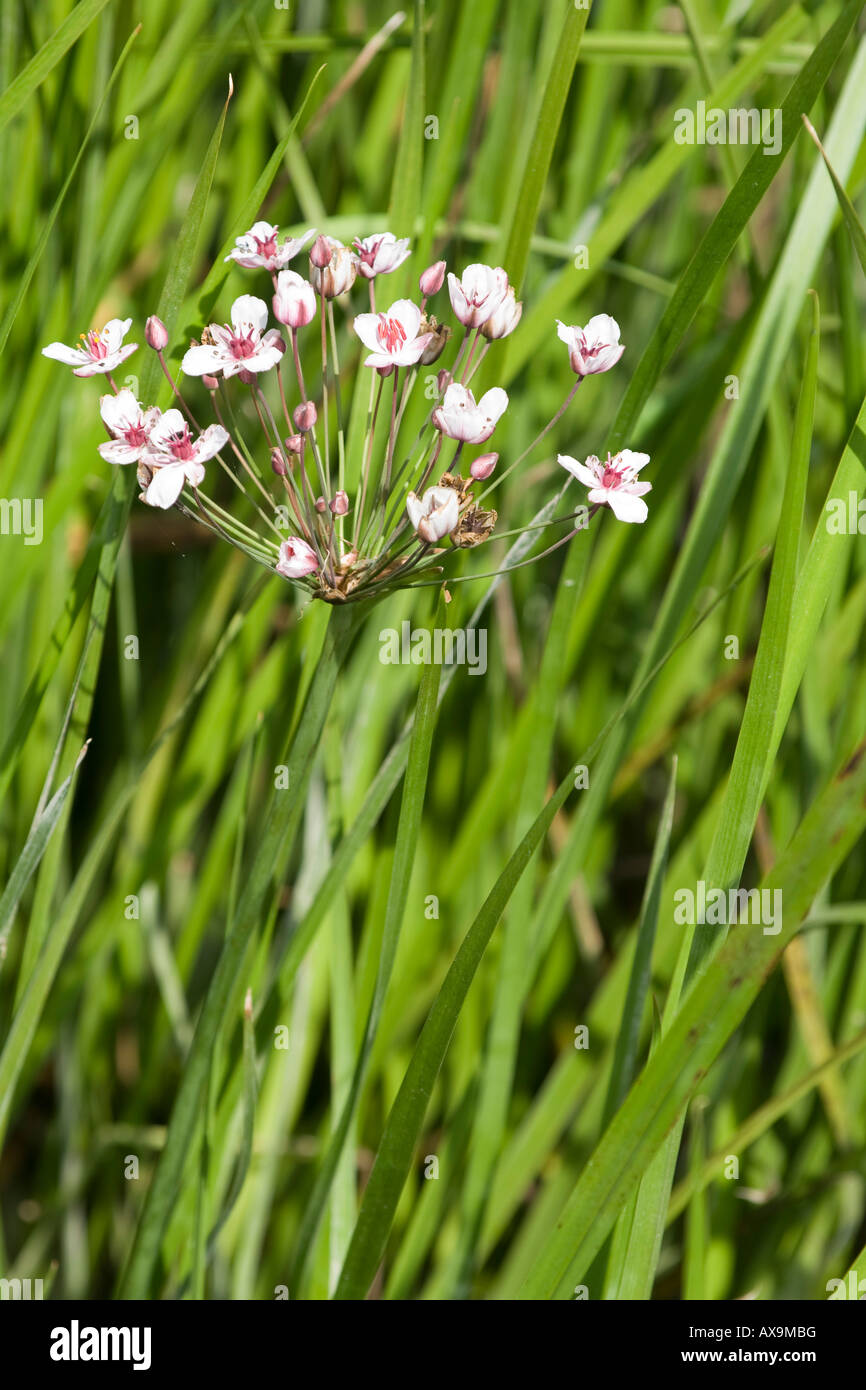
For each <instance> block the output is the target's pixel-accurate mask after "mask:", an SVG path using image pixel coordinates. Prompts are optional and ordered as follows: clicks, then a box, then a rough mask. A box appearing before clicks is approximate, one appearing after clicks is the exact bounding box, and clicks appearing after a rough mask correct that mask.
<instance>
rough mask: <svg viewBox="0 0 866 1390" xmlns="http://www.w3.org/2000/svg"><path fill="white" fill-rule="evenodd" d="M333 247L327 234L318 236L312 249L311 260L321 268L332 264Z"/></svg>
mask: <svg viewBox="0 0 866 1390" xmlns="http://www.w3.org/2000/svg"><path fill="white" fill-rule="evenodd" d="M330 260H331V247H330V244H329V242H328V238H327V237H326V236H317V237H316V240H315V241H314V242H313V245H312V248H311V250H310V261H311V263H312V264H313V265H314V266H316V267H317V268H318V269H319V270H324V269H325V266H326V265H329V264H330Z"/></svg>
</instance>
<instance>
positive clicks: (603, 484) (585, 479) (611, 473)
mask: <svg viewBox="0 0 866 1390" xmlns="http://www.w3.org/2000/svg"><path fill="white" fill-rule="evenodd" d="M557 459H558V462H559V463H561V464H562V466H563V468H565V469H567V471H568V472H569V473H571V475H572V476H573V477H575V478H577V480H578V482H581V483H583V485H584V487H588V488H589V499H588V500H589V501H590V502H591V503H596V504H598V505H601V506H605V507H610V509H611V511H612V512H613V514H614V516H615V517H617V519H618V520H619V521H646V519H647V505H646V502H644V500H643V495H644V493H646V492H650V491H651V489H652V483H643V482H640V481H639V479H638V476H637V475H638V473H639V472H640V470H641V469H642V468H643V466H644V464H647V463H649V459H650V456H649V454H636V453H634V452H633V451H632V450H631V449H621V450H620V452H619V453H618V454H615V455H614V457H613V458H611V456H610V454H608V456H607V462H606V463H601V462H600V461H599V459H597V458H596V456H595V454H590V456H589V458H588V459H587V460H586V463H578V461H577V459H573V458H571V457H570V456H569V455H568V454H559V455H558V456H557Z"/></svg>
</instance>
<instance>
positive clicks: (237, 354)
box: [226, 325, 256, 362]
mask: <svg viewBox="0 0 866 1390" xmlns="http://www.w3.org/2000/svg"><path fill="white" fill-rule="evenodd" d="M226 327H228V325H226ZM228 331H229V333H230V334H231V337H230V338H229V344H228V347H229V352H230V353H231V355H232V357H234V358H235V359H236V360H238V361H241V362H244V361H246V359H247V358H248V357H253V356H254V355H255V351H256V342H255V330H254V329H252V328H248V329H247V331H246V333H232V330H231V329H230V328H229V330H228Z"/></svg>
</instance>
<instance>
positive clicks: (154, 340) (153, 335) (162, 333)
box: [144, 314, 168, 352]
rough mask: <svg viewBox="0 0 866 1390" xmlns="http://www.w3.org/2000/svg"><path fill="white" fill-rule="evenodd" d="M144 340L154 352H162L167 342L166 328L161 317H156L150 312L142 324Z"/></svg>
mask: <svg viewBox="0 0 866 1390" xmlns="http://www.w3.org/2000/svg"><path fill="white" fill-rule="evenodd" d="M144 340H145V342H146V343H147V345H148V347H152V348H153V350H154V352H162V350H163V348H164V347H165V346H166V344H167V343H168V329H167V328H166V326H165V324H164V323H163V321H162V319H158V318H157V317H156V314H151V316H150V318H149V319H148V320H147V323H146V324H145V325H144Z"/></svg>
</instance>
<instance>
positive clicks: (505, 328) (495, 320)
mask: <svg viewBox="0 0 866 1390" xmlns="http://www.w3.org/2000/svg"><path fill="white" fill-rule="evenodd" d="M522 313H523V305H522V303H521V302H520V300H518V299H517V298H516V296H515V294H514V286H513V285H509V286H508V290H507V292H506V295H505V298H504V299H503V301H502V303H501V304H500V306H499V308H498V309H495V310H494V311H493V313H492V314H491V315H490V318H489V319H487V320H486V321H485V322H484V323H482V325H481V332H482V333H483V335H484V337H485V338H486V339H487V341H488V342H492V341H493V340H494V339H496V338H507V337H508V335H509V333H513V332H514V330H515V328H516V327H517V325H518V324H519V322H520V316H521V314H522Z"/></svg>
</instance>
